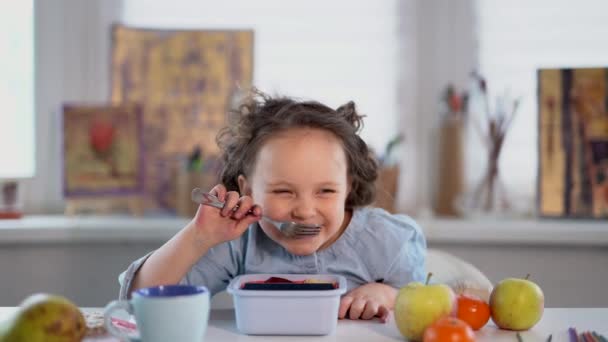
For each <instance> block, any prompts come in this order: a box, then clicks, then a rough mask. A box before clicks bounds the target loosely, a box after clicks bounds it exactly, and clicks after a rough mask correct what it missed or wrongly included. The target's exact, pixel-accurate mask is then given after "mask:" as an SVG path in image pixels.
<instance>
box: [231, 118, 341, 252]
mask: <svg viewBox="0 0 608 342" xmlns="http://www.w3.org/2000/svg"><path fill="white" fill-rule="evenodd" d="M347 172H348V163H347V161H346V155H345V153H344V149H343V147H342V145H341V144H340V141H339V140H338V138H337V137H336V136H334V135H333V134H332V133H330V132H328V131H325V130H321V129H314V128H294V129H290V130H288V131H286V132H282V133H280V134H277V135H276V136H273V137H272V138H270V139H269V140H267V141H266V142H265V143H264V144H263V145H262V147H261V148H260V150H259V152H258V155H257V158H256V164H255V167H254V169H253V172H252V174H251V175H250V177H249V178H246V177H244V176H239V187H240V189H241V193H242V194H246V195H250V196H251V197H252V198H253V200H254V203H256V204H259V205H261V206H262V209H263V212H264V215H267V216H269V217H270V218H272V219H274V220H280V221H295V222H300V223H313V224H319V225H321V233H320V234H318V235H316V236H313V237H305V238H297V239H294V238H287V237H285V236H283V234H282V233H281V232H280V231H279V230H278V229H277V228H276V227H274V226H273V225H272V224H270V223H268V222H266V221H260V226H261V227H262V229H263V230H264V232H265V233H266V234H267V235H268V236H269V237H270V238H271V239H272V240H274V241H275V242H277V243H278V244H280V245H281V246H283V247H284V248H285V249H286V250H288V251H289V252H290V253H292V254H297V255H308V254H312V253H313V252H315V251H317V250H319V249H322V248H325V247H327V246H329V245H330V244H331V243H333V242H334V241H335V240H336V239H337V238H338V237H339V236H340V235H341V233H342V231H343V230H344V229H345V228H346V226H347V225H348V222H349V221H350V213H347V212H346V211H345V208H344V204H345V203H346V197H347V195H348V192H349V190H350V186H349V181H348V173H347Z"/></svg>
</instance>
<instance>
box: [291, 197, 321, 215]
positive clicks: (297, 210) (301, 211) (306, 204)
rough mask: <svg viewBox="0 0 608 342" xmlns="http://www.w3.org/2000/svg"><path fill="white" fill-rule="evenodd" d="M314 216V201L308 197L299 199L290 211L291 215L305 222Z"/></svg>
mask: <svg viewBox="0 0 608 342" xmlns="http://www.w3.org/2000/svg"><path fill="white" fill-rule="evenodd" d="M315 214H316V208H315V201H314V199H312V198H308V197H301V198H299V199H298V200H297V202H296V203H295V205H294V207H293V209H292V215H293V216H294V218H296V219H299V220H306V219H308V218H311V217H313V216H314V215H315Z"/></svg>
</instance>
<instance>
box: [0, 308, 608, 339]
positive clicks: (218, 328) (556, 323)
mask: <svg viewBox="0 0 608 342" xmlns="http://www.w3.org/2000/svg"><path fill="white" fill-rule="evenodd" d="M15 310H16V308H14V307H0V320H2V319H4V318H5V317H6V316H7V315H9V314H10V313H11V312H13V311H15ZM83 310H84V311H93V310H96V311H101V310H102V309H101V308H85V309H83ZM569 327H575V328H577V330H578V331H579V332H582V331H587V330H594V331H596V332H598V333H601V334H603V335H604V336H608V308H593V309H584V308H576V309H570V308H568V309H566V308H560V309H554V308H550V309H545V313H544V315H543V318H542V320H541V321H540V322H539V323H538V324H537V325H536V326H535V327H534V328H532V329H531V330H529V331H524V332H521V337H522V338H523V340H524V342H534V341H539V342H541V341H542V342H544V341H546V340H547V337H548V336H549V334H552V335H553V339H552V341H554V342H560V341H565V342H568V335H567V329H568V328H569ZM476 336H477V341H478V342H485V341H495V342H501V341H505V342H507V341H508V342H516V341H517V339H516V336H515V332H512V331H506V330H500V329H497V328H496V327H495V326H494V324H493V323H492V322H491V321H490V322H489V323H488V324H487V325H486V326H485V327H484V328H483V329H481V330H480V331H478V332H477V333H476ZM85 341H91V342H93V341H96V342H102V341H103V342H111V341H112V342H115V341H118V340H117V339H114V338H108V337H105V338H95V339H86V340H85ZM205 341H206V342H214V341H221V342H230V341H349V342H350V341H404V338H403V337H401V335H400V334H399V330H398V329H397V326H396V325H395V322H394V319H393V317H392V316H391V317H390V318H389V321H388V322H387V323H386V324H382V323H380V322H379V321H377V320H372V321H351V320H340V321H338V328H337V330H336V332H335V334H333V335H328V336H248V335H243V334H240V333H239V332H238V330H237V329H236V324H235V321H234V312H233V311H232V310H212V311H211V317H210V320H209V327H208V328H207V335H206V338H205Z"/></svg>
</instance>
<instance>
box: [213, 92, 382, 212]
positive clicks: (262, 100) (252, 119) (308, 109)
mask: <svg viewBox="0 0 608 342" xmlns="http://www.w3.org/2000/svg"><path fill="white" fill-rule="evenodd" d="M363 117H364V116H363V115H359V114H358V113H357V110H356V108H355V104H354V102H352V101H351V102H348V103H347V104H345V105H343V106H341V107H339V108H338V109H335V110H334V109H331V108H329V107H328V106H326V105H324V104H321V103H319V102H315V101H300V100H296V99H293V98H289V97H283V96H277V97H270V96H268V95H266V94H263V93H261V92H260V91H257V90H255V89H254V90H252V92H251V93H250V94H249V96H248V97H247V98H246V100H245V101H243V103H242V104H241V105H240V106H239V107H238V108H237V109H236V110H233V111H231V112H230V116H229V118H228V126H226V127H224V128H223V129H222V130H221V131H220V132H219V134H218V136H217V139H216V140H217V143H218V146H219V147H220V150H221V153H222V161H223V169H222V171H221V174H220V179H221V182H222V184H224V186H225V187H226V188H227V189H228V190H229V191H239V186H238V176H239V175H245V176H248V175H250V174H251V171H252V170H253V167H254V165H255V161H256V157H257V154H258V152H259V150H260V148H261V147H262V145H263V144H264V143H265V142H266V141H267V140H268V139H269V138H270V137H272V136H274V135H275V134H277V133H278V132H282V131H285V130H288V129H291V128H296V127H310V128H318V129H323V130H326V131H329V132H331V133H333V134H334V135H335V136H336V137H337V138H338V139H339V140H340V141H341V142H342V145H343V148H344V152H345V154H346V158H347V161H348V175H349V177H350V181H351V190H350V193H349V194H348V196H347V199H346V204H345V207H346V208H348V209H352V208H354V207H359V206H365V205H368V204H371V203H372V202H373V201H374V198H375V195H376V190H375V186H374V181H375V180H376V178H377V177H378V164H377V162H376V159H375V158H374V155H373V153H372V152H371V150H370V148H369V147H368V145H367V144H366V143H365V141H363V139H361V137H360V136H359V135H358V132H359V130H360V129H361V128H362V127H363Z"/></svg>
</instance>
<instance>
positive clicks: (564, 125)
mask: <svg viewBox="0 0 608 342" xmlns="http://www.w3.org/2000/svg"><path fill="white" fill-rule="evenodd" d="M538 107H539V125H538V127H539V144H538V146H539V177H538V201H539V203H538V204H539V214H540V215H541V216H544V217H570V218H598V219H606V218H608V68H574V69H541V70H539V72H538Z"/></svg>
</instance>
